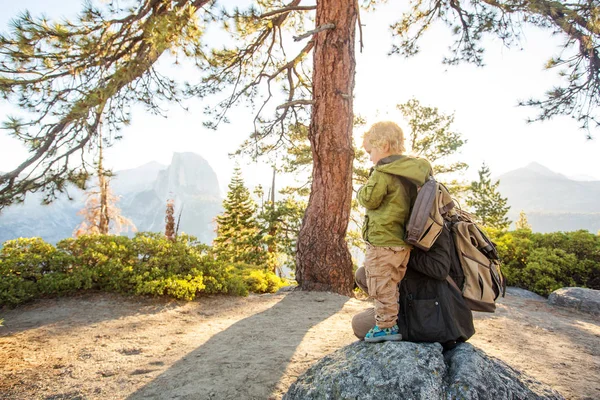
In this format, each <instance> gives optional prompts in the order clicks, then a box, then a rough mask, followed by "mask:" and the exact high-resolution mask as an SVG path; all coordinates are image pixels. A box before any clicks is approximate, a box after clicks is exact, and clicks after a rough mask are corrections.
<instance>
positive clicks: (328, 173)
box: [296, 0, 357, 295]
mask: <svg viewBox="0 0 600 400" xmlns="http://www.w3.org/2000/svg"><path fill="white" fill-rule="evenodd" d="M356 18H357V9H356V2H355V0H343V1H340V0H319V1H318V2H317V16H316V27H321V26H323V25H325V24H329V23H333V24H334V25H335V28H334V29H328V30H325V31H323V32H319V33H317V34H316V35H314V38H313V40H315V47H314V61H313V66H314V70H313V99H314V100H315V104H314V105H313V109H312V116H311V122H310V129H309V139H310V143H311V148H312V156H313V174H312V187H311V193H310V198H309V202H308V208H307V209H306V213H305V214H304V219H303V221H302V228H301V229H300V234H299V237H298V249H297V269H296V279H297V280H298V282H299V284H300V287H301V288H302V289H303V290H322V291H333V292H337V293H340V294H344V295H349V294H350V293H351V292H352V288H353V286H354V277H353V274H352V260H351V257H350V252H349V251H348V246H347V244H346V230H347V228H348V220H349V217H350V203H351V200H352V160H353V158H354V151H353V148H352V120H353V113H352V96H353V90H354V70H355V64H356V62H355V59H354V41H355V29H356Z"/></svg>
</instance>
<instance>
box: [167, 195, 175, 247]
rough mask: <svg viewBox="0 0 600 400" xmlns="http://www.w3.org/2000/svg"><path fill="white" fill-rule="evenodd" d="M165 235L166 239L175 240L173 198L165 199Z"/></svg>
mask: <svg viewBox="0 0 600 400" xmlns="http://www.w3.org/2000/svg"><path fill="white" fill-rule="evenodd" d="M165 214H166V215H165V223H166V226H165V236H166V237H167V239H169V240H171V241H173V240H175V200H173V199H169V200H167V210H166V211H165Z"/></svg>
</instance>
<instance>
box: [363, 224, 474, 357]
mask: <svg viewBox="0 0 600 400" xmlns="http://www.w3.org/2000/svg"><path fill="white" fill-rule="evenodd" d="M451 257H457V256H456V250H455V248H454V242H453V241H452V237H451V233H450V231H449V229H448V228H447V227H444V229H443V230H442V232H441V234H440V236H439V237H438V239H437V240H436V242H435V243H434V245H433V246H432V247H431V248H430V249H429V251H423V250H420V249H418V248H414V249H413V250H412V251H411V254H410V260H409V262H408V266H407V271H406V275H405V276H404V279H403V280H402V281H401V283H400V285H399V286H400V290H399V299H398V301H399V305H400V311H399V313H398V328H399V331H400V333H401V334H402V340H405V341H410V342H438V343H441V344H442V345H443V346H444V348H445V349H449V348H452V347H454V345H455V344H456V342H464V341H466V340H467V339H469V338H470V337H471V336H473V334H474V333H475V328H474V327H473V314H472V313H471V310H470V309H469V308H468V307H467V305H466V304H465V302H464V300H463V298H462V295H461V293H460V292H459V291H458V290H457V289H455V288H454V287H453V286H451V285H450V284H449V283H448V281H447V280H446V277H447V276H448V275H449V274H450V276H451V277H452V278H453V279H454V281H455V282H457V284H458V285H459V286H460V285H462V280H463V279H464V277H462V276H460V275H459V274H457V275H456V276H454V275H455V274H453V273H451V265H452V263H453V262H456V264H455V265H460V264H458V263H459V261H458V259H456V260H452V259H451ZM452 272H454V271H452ZM355 278H356V283H357V285H358V286H359V287H360V288H361V289H363V290H364V291H365V292H367V279H366V274H365V269H364V268H363V267H361V268H359V269H358V270H357V271H356V275H355ZM374 325H375V310H374V309H373V308H371V309H368V310H366V311H363V312H361V313H359V314H357V315H355V316H354V318H353V319H352V329H353V330H354V334H355V335H356V337H358V338H359V339H361V340H362V339H364V337H365V335H366V334H367V332H368V331H369V330H370V329H371V328H372V327H373V326H374Z"/></svg>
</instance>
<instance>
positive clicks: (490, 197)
mask: <svg viewBox="0 0 600 400" xmlns="http://www.w3.org/2000/svg"><path fill="white" fill-rule="evenodd" d="M478 172H479V180H478V181H473V182H471V187H470V192H469V194H468V195H467V206H468V207H469V208H470V209H471V211H472V212H473V214H474V215H475V217H476V218H477V219H478V221H479V222H480V223H481V224H482V225H483V226H488V227H492V228H496V229H507V228H508V226H509V225H510V221H509V220H508V218H507V217H506V213H508V210H509V209H510V206H507V205H506V203H507V199H506V197H502V195H501V194H500V192H499V191H498V185H500V181H499V180H497V181H496V182H492V178H491V172H490V169H489V167H488V166H487V165H485V163H483V165H482V166H481V168H480V169H479V171H478Z"/></svg>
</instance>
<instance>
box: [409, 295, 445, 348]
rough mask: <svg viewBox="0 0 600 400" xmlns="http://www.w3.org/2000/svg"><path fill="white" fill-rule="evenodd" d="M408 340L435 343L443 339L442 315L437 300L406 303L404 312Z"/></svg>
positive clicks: (414, 300) (415, 300) (416, 300)
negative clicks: (406, 307) (406, 306)
mask: <svg viewBox="0 0 600 400" xmlns="http://www.w3.org/2000/svg"><path fill="white" fill-rule="evenodd" d="M406 317H407V321H406V324H407V325H408V326H407V328H408V339H409V340H411V341H417V342H437V341H439V340H441V339H443V337H444V326H445V324H444V315H443V314H442V310H441V307H440V302H439V300H438V299H437V298H435V299H426V300H418V299H413V300H409V301H408V309H407V310H406Z"/></svg>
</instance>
